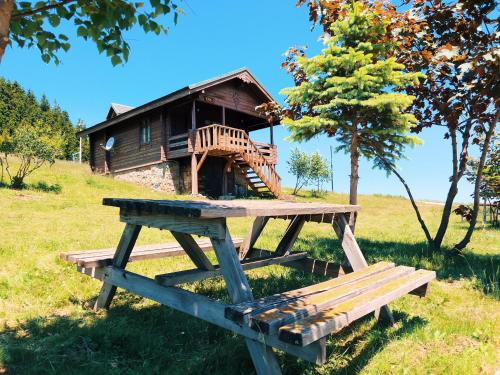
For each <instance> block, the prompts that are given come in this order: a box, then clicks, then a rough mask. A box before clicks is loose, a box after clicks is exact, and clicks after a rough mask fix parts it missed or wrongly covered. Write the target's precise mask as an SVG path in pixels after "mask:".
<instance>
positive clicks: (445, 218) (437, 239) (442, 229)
mask: <svg viewBox="0 0 500 375" xmlns="http://www.w3.org/2000/svg"><path fill="white" fill-rule="evenodd" d="M450 137H451V145H452V152H453V156H452V158H453V174H452V176H451V178H450V180H451V185H450V188H449V190H448V194H447V195H446V201H445V203H444V207H443V214H442V215H441V222H440V223H439V228H438V230H437V232H436V235H435V236H434V241H433V242H432V247H431V250H434V251H437V250H439V249H440V248H441V244H442V243H443V239H444V235H445V234H446V230H447V229H448V224H449V222H450V216H451V209H452V208H453V201H454V200H455V197H456V196H457V193H458V180H459V177H458V156H457V154H458V153H457V132H456V130H455V129H451V130H450Z"/></svg>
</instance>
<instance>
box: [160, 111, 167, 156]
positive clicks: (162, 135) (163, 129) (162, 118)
mask: <svg viewBox="0 0 500 375" xmlns="http://www.w3.org/2000/svg"><path fill="white" fill-rule="evenodd" d="M165 117H166V116H165V113H164V111H161V113H160V126H161V128H160V160H161V161H165V160H167V151H166V149H167V123H166V120H165Z"/></svg>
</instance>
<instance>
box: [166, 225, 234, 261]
mask: <svg viewBox="0 0 500 375" xmlns="http://www.w3.org/2000/svg"><path fill="white" fill-rule="evenodd" d="M171 233H172V235H173V236H174V238H175V239H176V240H177V242H179V244H180V245H181V246H182V248H183V249H184V251H185V252H186V254H187V255H188V256H189V258H190V259H191V260H192V261H193V263H194V264H195V266H196V267H198V268H199V269H200V270H213V269H214V266H213V265H212V263H211V262H210V259H208V258H207V256H206V255H205V253H204V252H203V250H202V249H200V247H199V246H198V244H197V243H196V241H195V240H194V238H193V237H192V236H191V235H190V234H186V233H181V232H176V231H171ZM233 246H234V245H233Z"/></svg>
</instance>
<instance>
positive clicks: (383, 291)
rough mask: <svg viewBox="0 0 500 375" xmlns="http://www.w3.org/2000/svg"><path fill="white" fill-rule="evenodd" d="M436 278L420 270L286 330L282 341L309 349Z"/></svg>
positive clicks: (289, 326)
mask: <svg viewBox="0 0 500 375" xmlns="http://www.w3.org/2000/svg"><path fill="white" fill-rule="evenodd" d="M435 277H436V273H435V272H434V271H427V270H418V271H416V272H414V273H412V274H410V275H407V276H403V277H401V278H399V279H396V280H393V281H391V282H389V283H387V284H385V285H382V286H380V287H378V288H377V289H374V290H371V291H369V292H366V293H363V294H361V295H359V296H357V297H354V298H352V299H350V300H348V301H345V302H343V303H340V304H339V305H337V306H335V307H333V308H331V309H328V310H324V311H322V312H321V313H320V314H318V315H317V316H312V317H309V318H305V319H302V320H300V321H298V322H296V323H293V324H290V325H286V326H283V327H281V328H280V329H279V338H280V340H282V341H285V342H288V343H293V344H295V345H300V346H306V345H308V344H309V343H311V342H314V341H316V340H318V339H320V338H322V337H324V336H326V335H327V334H329V333H332V332H336V331H338V330H340V329H342V328H343V327H345V326H347V325H348V324H350V323H352V322H353V321H355V320H357V319H359V318H361V317H363V316H365V315H367V314H369V313H370V312H373V311H375V310H376V309H378V308H380V307H382V306H385V305H387V304H388V303H389V302H391V301H393V300H394V299H396V298H398V297H401V296H403V295H405V294H407V293H409V292H410V291H412V290H414V289H416V288H418V287H420V286H422V285H424V284H427V283H429V282H430V281H431V280H433V279H434V278H435Z"/></svg>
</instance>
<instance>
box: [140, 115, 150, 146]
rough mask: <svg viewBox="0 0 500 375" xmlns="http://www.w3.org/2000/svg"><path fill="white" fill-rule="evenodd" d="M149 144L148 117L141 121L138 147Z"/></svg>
mask: <svg viewBox="0 0 500 375" xmlns="http://www.w3.org/2000/svg"><path fill="white" fill-rule="evenodd" d="M150 144H151V120H150V118H149V117H147V118H144V119H142V120H141V125H140V126H139V146H147V145H150Z"/></svg>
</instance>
